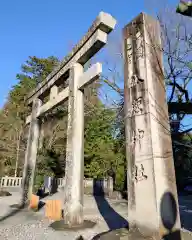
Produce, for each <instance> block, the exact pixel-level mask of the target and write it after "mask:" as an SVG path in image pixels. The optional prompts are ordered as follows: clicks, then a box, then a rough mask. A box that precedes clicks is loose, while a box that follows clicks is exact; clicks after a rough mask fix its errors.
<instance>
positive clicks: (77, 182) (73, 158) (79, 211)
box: [22, 12, 116, 225]
mask: <svg viewBox="0 0 192 240" xmlns="http://www.w3.org/2000/svg"><path fill="white" fill-rule="evenodd" d="M115 25H116V20H115V19H114V18H113V17H112V16H111V15H109V14H107V13H104V12H100V14H99V15H98V17H97V18H96V20H95V21H94V22H93V24H92V26H91V27H90V29H89V30H88V32H87V34H86V35H85V36H84V37H83V38H82V40H81V41H80V42H79V44H77V45H76V46H75V47H74V48H73V50H72V52H71V53H70V54H69V55H68V56H67V57H65V58H64V60H63V61H62V62H61V63H60V64H59V66H58V67H57V68H56V69H54V71H53V72H52V73H51V74H50V75H48V77H47V78H46V79H45V80H44V81H43V82H42V83H40V84H39V85H38V86H37V88H36V89H34V91H32V92H31V93H30V94H29V95H28V97H27V99H26V102H27V104H28V105H30V106H32V113H31V115H30V116H28V117H27V119H26V124H30V127H29V134H28V142H27V149H26V153H25V164H24V170H23V181H22V184H23V188H22V189H23V193H22V204H24V203H26V202H27V200H28V199H29V198H30V196H31V194H32V189H33V182H34V173H35V165H36V157H37V149H38V141H39V135H40V118H41V117H42V116H43V115H44V114H45V113H47V112H48V111H50V110H51V109H53V108H54V107H56V106H58V105H59V104H62V103H63V102H64V101H66V100H67V99H68V129H67V155H66V174H65V180H66V182H65V190H64V191H65V196H64V199H65V211H64V214H65V222H66V223H67V224H69V225H76V224H81V223H82V222H83V177H84V174H83V172H84V169H83V168H84V102H83V101H84V100H83V89H84V88H85V87H86V86H87V85H88V84H90V83H91V82H93V81H94V80H96V79H98V77H99V76H100V74H101V72H102V65H101V64H100V63H96V64H94V65H92V66H91V67H90V68H89V69H88V70H87V71H86V72H84V71H83V65H84V64H85V63H86V62H87V61H88V60H89V59H90V58H91V57H92V56H94V55H95V54H96V53H97V52H98V51H99V50H100V49H101V48H102V47H103V46H104V45H105V44H106V42H107V35H108V34H109V33H110V32H111V31H112V30H113V29H114V27H115ZM67 79H69V86H67V87H66V88H65V89H64V90H62V91H61V92H58V86H59V85H60V84H61V83H63V82H64V81H67ZM48 95H49V101H48V102H46V103H44V104H43V101H42V100H43V99H44V98H45V97H46V96H48Z"/></svg>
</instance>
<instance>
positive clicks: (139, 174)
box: [134, 164, 148, 182]
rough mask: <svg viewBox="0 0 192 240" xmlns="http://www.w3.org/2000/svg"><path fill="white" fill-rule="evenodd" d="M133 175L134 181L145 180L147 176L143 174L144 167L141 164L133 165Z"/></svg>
mask: <svg viewBox="0 0 192 240" xmlns="http://www.w3.org/2000/svg"><path fill="white" fill-rule="evenodd" d="M134 177H135V181H136V182H139V181H142V180H146V179H147V178H148V177H147V175H146V174H145V169H144V166H143V164H140V165H135V175H134Z"/></svg>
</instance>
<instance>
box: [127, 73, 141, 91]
mask: <svg viewBox="0 0 192 240" xmlns="http://www.w3.org/2000/svg"><path fill="white" fill-rule="evenodd" d="M143 82H144V79H141V78H139V77H138V76H137V75H135V74H134V75H133V76H131V77H130V80H129V87H130V88H133V87H135V86H136V85H137V84H140V83H143Z"/></svg>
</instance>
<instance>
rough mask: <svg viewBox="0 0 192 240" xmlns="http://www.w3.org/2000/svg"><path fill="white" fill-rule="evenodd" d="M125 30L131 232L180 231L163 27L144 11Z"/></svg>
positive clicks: (157, 234)
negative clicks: (162, 35) (162, 39)
mask: <svg viewBox="0 0 192 240" xmlns="http://www.w3.org/2000/svg"><path fill="white" fill-rule="evenodd" d="M123 35H124V83H125V88H124V95H125V132H126V158H127V163H128V169H127V181H128V221H129V226H130V232H134V231H135V232H138V233H140V234H141V235H143V236H146V237H154V238H152V239H162V237H163V236H166V235H169V234H170V232H171V233H172V232H175V231H176V232H177V231H179V230H180V217H179V208H178V198H177V190H176V181H175V170H174V162H173V154H172V143H171V135H170V126H169V117H168V107H167V102H166V89H165V84H164V75H163V59H162V58H163V56H162V51H161V49H162V48H161V39H160V26H159V23H158V21H156V20H154V19H152V18H151V17H150V16H148V15H146V14H144V13H141V14H140V15H139V16H138V17H137V18H135V19H134V20H133V21H132V22H131V23H130V24H128V25H127V26H125V28H124V30H123ZM171 239H173V238H171Z"/></svg>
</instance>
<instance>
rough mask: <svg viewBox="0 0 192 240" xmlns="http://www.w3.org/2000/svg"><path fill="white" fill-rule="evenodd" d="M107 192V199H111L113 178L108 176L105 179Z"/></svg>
mask: <svg viewBox="0 0 192 240" xmlns="http://www.w3.org/2000/svg"><path fill="white" fill-rule="evenodd" d="M107 191H108V194H109V197H111V196H112V194H113V178H112V177H110V176H109V177H108V178H107Z"/></svg>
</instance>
